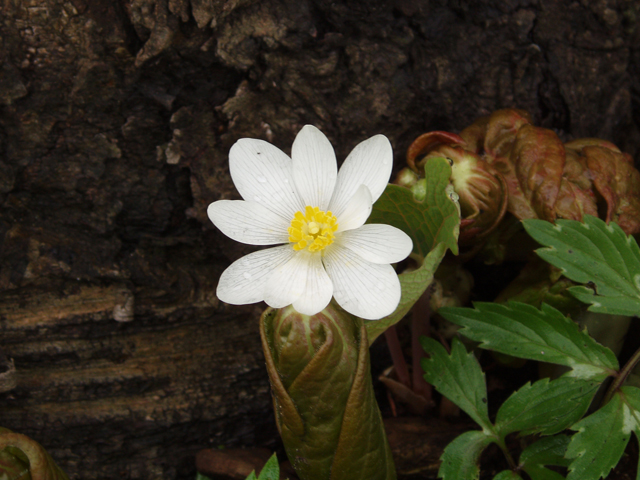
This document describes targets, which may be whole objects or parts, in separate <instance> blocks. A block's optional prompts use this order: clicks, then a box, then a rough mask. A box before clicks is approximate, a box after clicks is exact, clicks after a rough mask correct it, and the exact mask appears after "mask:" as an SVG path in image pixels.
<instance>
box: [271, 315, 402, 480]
mask: <svg viewBox="0 0 640 480" xmlns="http://www.w3.org/2000/svg"><path fill="white" fill-rule="evenodd" d="M260 336H261V339H262V346H263V351H264V355H265V361H266V365H267V373H268V374H269V381H270V383H271V392H272V396H273V403H274V411H275V414H276V424H277V426H278V430H279V431H280V436H281V437H282V441H283V443H284V447H285V450H286V452H287V455H288V457H289V461H290V462H291V464H292V466H293V468H294V469H295V470H296V473H297V474H298V477H299V478H300V479H301V480H310V479H317V478H331V479H333V480H359V479H366V480H374V479H375V480H395V478H396V472H395V466H394V464H393V458H392V456H391V449H390V447H389V442H388V441H387V438H386V436H385V432H384V425H383V423H382V416H381V415H380V410H379V409H378V405H377V403H376V400H375V395H374V392H373V386H372V383H371V364H370V360H369V342H368V340H367V333H366V329H365V328H364V326H363V325H362V321H361V320H360V319H358V318H355V317H353V316H352V315H349V314H347V313H346V312H344V311H343V310H341V309H339V308H338V307H337V306H335V305H334V304H330V305H329V306H328V307H327V308H325V309H324V310H323V311H322V312H320V313H317V314H315V315H303V314H301V313H299V312H297V311H296V310H295V309H294V308H293V307H292V306H289V307H285V308H283V309H280V310H273V309H271V308H269V309H267V310H266V311H265V312H264V313H263V315H262V317H261V318H260ZM363 439H365V441H363Z"/></svg>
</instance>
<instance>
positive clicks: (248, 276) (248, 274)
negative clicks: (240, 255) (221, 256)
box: [242, 272, 251, 280]
mask: <svg viewBox="0 0 640 480" xmlns="http://www.w3.org/2000/svg"><path fill="white" fill-rule="evenodd" d="M242 276H243V277H244V278H246V279H247V280H249V279H250V278H251V274H250V273H249V272H244V273H243V274H242Z"/></svg>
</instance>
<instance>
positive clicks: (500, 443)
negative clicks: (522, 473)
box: [497, 438, 518, 472]
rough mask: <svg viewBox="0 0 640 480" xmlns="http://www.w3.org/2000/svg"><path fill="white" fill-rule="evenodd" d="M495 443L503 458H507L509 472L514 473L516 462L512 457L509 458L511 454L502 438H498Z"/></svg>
mask: <svg viewBox="0 0 640 480" xmlns="http://www.w3.org/2000/svg"><path fill="white" fill-rule="evenodd" d="M497 443H498V446H499V447H500V450H502V453H504V456H505V457H506V458H507V463H509V468H511V470H513V471H514V472H515V471H516V469H517V468H518V466H517V465H516V462H515V461H514V460H513V457H512V456H511V452H510V451H509V449H508V448H507V445H506V444H505V443H504V438H500V440H499V441H498V442H497Z"/></svg>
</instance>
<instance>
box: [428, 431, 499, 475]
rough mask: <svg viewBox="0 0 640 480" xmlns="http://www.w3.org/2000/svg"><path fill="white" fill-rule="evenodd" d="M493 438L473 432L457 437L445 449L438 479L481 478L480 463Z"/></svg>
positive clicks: (481, 432)
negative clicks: (481, 455) (481, 456)
mask: <svg viewBox="0 0 640 480" xmlns="http://www.w3.org/2000/svg"><path fill="white" fill-rule="evenodd" d="M494 441H495V438H494V437H493V436H490V435H487V434H486V433H485V432H483V431H478V430H472V431H470V432H465V433H463V434H462V435H460V436H459V437H457V438H456V439H455V440H454V441H453V442H451V443H450V444H449V445H447V447H446V448H445V449H444V453H443V454H442V458H441V460H442V464H440V469H439V470H438V477H439V478H441V479H442V480H476V479H477V478H478V477H479V476H480V467H479V465H478V461H479V460H480V454H482V451H483V450H484V449H485V448H486V447H487V446H488V445H489V444H490V443H492V442H494Z"/></svg>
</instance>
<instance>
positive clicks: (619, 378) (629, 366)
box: [602, 348, 640, 405]
mask: <svg viewBox="0 0 640 480" xmlns="http://www.w3.org/2000/svg"><path fill="white" fill-rule="evenodd" d="M638 362H640V348H639V349H638V350H636V351H635V353H634V354H633V355H632V357H631V358H630V359H629V361H628V362H627V363H626V365H625V366H624V368H623V369H622V370H620V373H618V375H616V376H615V378H614V379H613V382H611V385H609V389H608V390H607V393H606V395H605V396H604V400H602V405H606V404H607V403H609V400H611V397H613V394H614V393H616V391H617V390H618V389H619V388H620V387H621V386H622V384H623V383H624V382H625V380H626V379H627V377H628V376H629V374H630V373H631V371H632V370H633V368H634V367H635V366H636V365H637V364H638Z"/></svg>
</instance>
